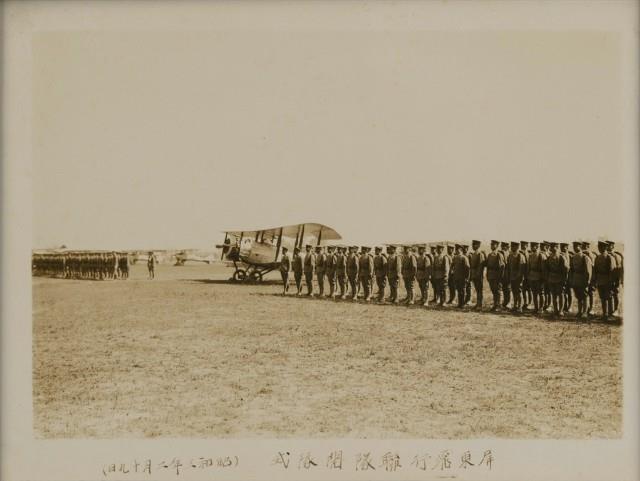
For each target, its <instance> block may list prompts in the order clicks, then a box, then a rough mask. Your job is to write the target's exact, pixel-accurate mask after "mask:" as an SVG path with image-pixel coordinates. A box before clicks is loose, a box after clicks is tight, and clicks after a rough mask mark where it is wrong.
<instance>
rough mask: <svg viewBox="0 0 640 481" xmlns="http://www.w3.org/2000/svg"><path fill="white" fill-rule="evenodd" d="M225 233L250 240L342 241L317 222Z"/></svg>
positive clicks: (338, 236)
mask: <svg viewBox="0 0 640 481" xmlns="http://www.w3.org/2000/svg"><path fill="white" fill-rule="evenodd" d="M223 232H224V233H225V234H227V235H228V236H232V237H235V238H240V237H243V238H248V237H249V238H250V237H257V236H259V237H260V238H265V239H266V238H273V237H276V236H282V237H288V238H290V239H302V238H307V237H314V238H316V239H318V242H322V241H327V240H339V239H342V236H341V235H340V234H339V233H338V232H337V231H336V230H335V229H333V228H332V227H329V226H326V225H324V224H318V223H315V222H307V223H304V224H292V225H285V226H278V227H267V228H264V229H254V230H228V231H223Z"/></svg>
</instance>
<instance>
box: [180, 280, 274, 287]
mask: <svg viewBox="0 0 640 481" xmlns="http://www.w3.org/2000/svg"><path fill="white" fill-rule="evenodd" d="M186 281H187V282H198V283H200V284H227V285H230V286H282V281H278V280H276V279H268V280H266V281H261V282H236V281H233V280H231V279H186Z"/></svg>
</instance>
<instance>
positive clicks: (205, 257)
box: [174, 249, 216, 266]
mask: <svg viewBox="0 0 640 481" xmlns="http://www.w3.org/2000/svg"><path fill="white" fill-rule="evenodd" d="M174 257H175V260H176V262H175V264H174V266H183V265H184V264H185V262H204V263H206V264H211V263H212V262H215V261H216V256H215V254H214V253H213V252H211V251H202V250H194V249H184V250H181V251H178V252H176V253H175V254H174Z"/></svg>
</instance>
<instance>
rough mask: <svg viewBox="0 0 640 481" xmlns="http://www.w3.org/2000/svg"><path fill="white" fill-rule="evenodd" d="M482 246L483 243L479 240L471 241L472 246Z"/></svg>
mask: <svg viewBox="0 0 640 481" xmlns="http://www.w3.org/2000/svg"><path fill="white" fill-rule="evenodd" d="M480 244H482V242H480V241H479V240H472V241H471V245H480Z"/></svg>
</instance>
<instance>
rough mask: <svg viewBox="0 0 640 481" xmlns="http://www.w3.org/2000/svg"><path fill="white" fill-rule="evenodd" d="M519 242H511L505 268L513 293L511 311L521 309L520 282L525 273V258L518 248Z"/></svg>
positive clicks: (519, 310)
mask: <svg viewBox="0 0 640 481" xmlns="http://www.w3.org/2000/svg"><path fill="white" fill-rule="evenodd" d="M519 247H520V243H519V242H512V243H511V252H510V253H509V257H508V259H507V270H508V272H509V283H510V284H511V293H512V295H513V306H512V311H514V312H521V311H522V282H523V281H524V278H525V274H526V266H527V259H526V258H525V256H524V254H523V253H522V251H520V250H519Z"/></svg>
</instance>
